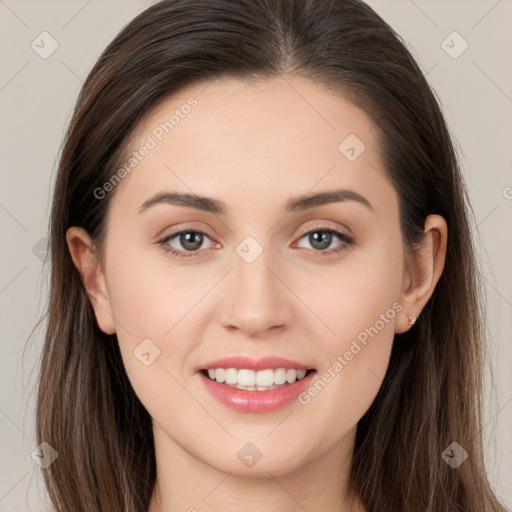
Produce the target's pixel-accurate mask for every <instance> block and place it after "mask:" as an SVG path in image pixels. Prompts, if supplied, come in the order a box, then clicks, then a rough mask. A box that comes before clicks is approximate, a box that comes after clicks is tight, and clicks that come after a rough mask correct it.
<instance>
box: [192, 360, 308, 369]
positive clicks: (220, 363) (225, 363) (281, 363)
mask: <svg viewBox="0 0 512 512" xmlns="http://www.w3.org/2000/svg"><path fill="white" fill-rule="evenodd" d="M212 368H237V369H239V370H240V369H242V368H247V369H248V370H254V371H257V370H266V369H272V370H275V369H277V368H287V369H289V368H292V369H295V370H310V369H311V366H306V365H304V364H301V363H298V362H297V361H292V360H290V359H283V358H282V357H273V356H267V357H262V358H261V359H251V358H250V357H246V356H234V357H225V358H224V359H217V360H216V361H212V362H210V363H207V364H206V365H205V366H202V367H200V368H198V369H197V370H209V369H212Z"/></svg>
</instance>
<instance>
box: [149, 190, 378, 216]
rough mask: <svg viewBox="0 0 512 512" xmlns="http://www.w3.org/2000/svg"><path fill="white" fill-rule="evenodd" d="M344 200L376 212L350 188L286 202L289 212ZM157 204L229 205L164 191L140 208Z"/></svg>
mask: <svg viewBox="0 0 512 512" xmlns="http://www.w3.org/2000/svg"><path fill="white" fill-rule="evenodd" d="M344 201H354V202H357V203H360V204H362V205H364V206H365V207H366V208H368V209H369V210H371V211H372V212H375V210H374V209H373V207H372V205H371V204H370V202H369V201H368V199H366V198H365V197H364V196H362V195H361V194H358V193H357V192H354V191H353V190H348V189H339V190H329V191H325V192H319V193H317V194H306V195H303V196H298V197H295V198H292V199H290V200H289V201H288V202H287V203H286V208H285V209H286V211H287V212H298V211H304V210H309V209H312V208H318V207H320V206H323V205H326V204H330V203H340V202H344ZM157 204H169V205H175V206H185V207H187V208H194V209H196V210H202V211H205V212H209V213H214V214H219V215H227V213H228V207H227V205H226V203H224V202H223V201H220V200H219V199H214V198H211V197H204V196H198V195H195V194H186V193H179V192H164V193H160V194H157V195H155V196H154V197H152V198H150V199H148V200H146V201H144V203H142V205H141V206H140V208H139V213H142V212H143V211H145V210H147V209H148V208H150V207H152V206H155V205H157Z"/></svg>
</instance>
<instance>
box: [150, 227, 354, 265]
mask: <svg viewBox="0 0 512 512" xmlns="http://www.w3.org/2000/svg"><path fill="white" fill-rule="evenodd" d="M336 238H337V239H338V240H339V241H340V242H339V243H338V246H337V247H335V248H333V249H329V247H331V245H332V243H333V241H335V239H336ZM206 239H210V240H212V237H211V236H210V235H209V234H208V233H206V232H204V231H201V230H197V229H182V230H180V231H176V232H175V233H171V234H170V235H168V236H166V237H165V238H163V239H162V240H160V241H159V242H158V243H159V244H160V245H161V246H162V247H163V249H164V250H165V251H166V252H168V253H170V254H172V255H173V256H176V257H178V258H189V257H191V256H196V255H197V254H198V253H199V252H200V251H201V250H206V249H205V247H204V246H203V245H204V242H205V241H206ZM302 239H305V240H306V242H307V243H309V245H310V247H306V249H308V250H311V251H313V254H314V255H315V256H320V255H322V256H324V255H330V254H334V253H339V252H341V251H343V250H344V249H345V248H346V247H347V246H350V245H353V244H354V240H353V239H352V238H351V237H350V236H348V235H346V234H344V233H341V232H340V231H338V230H336V229H333V228H328V227H320V228H314V229H311V230H309V231H307V232H306V233H304V234H303V235H302V236H301V237H300V238H299V241H300V240H302ZM176 245H178V246H179V247H176ZM215 245H217V246H218V245H219V244H215V242H213V243H212V245H211V246H210V247H214V246H215ZM295 245H296V246H298V247H303V246H302V245H300V244H298V242H297V243H296V244H295Z"/></svg>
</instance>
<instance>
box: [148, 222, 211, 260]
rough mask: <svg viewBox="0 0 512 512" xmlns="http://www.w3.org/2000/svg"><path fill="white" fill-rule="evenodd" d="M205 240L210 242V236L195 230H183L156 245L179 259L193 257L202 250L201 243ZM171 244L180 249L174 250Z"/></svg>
mask: <svg viewBox="0 0 512 512" xmlns="http://www.w3.org/2000/svg"><path fill="white" fill-rule="evenodd" d="M206 238H209V239H210V240H211V238H210V236H209V235H208V234H207V233H205V232H204V231H200V230H197V229H184V230H181V231H177V232H176V233H172V234H170V235H168V236H166V237H165V238H163V239H162V240H160V241H159V242H158V243H159V244H160V245H161V246H162V247H163V248H164V250H165V251H167V252H170V253H171V254H173V255H174V256H177V257H179V258H188V257H190V256H195V255H196V254H197V252H198V251H199V250H200V249H204V247H203V243H204V241H205V239H206ZM172 243H174V244H177V245H179V246H181V247H178V248H176V247H175V245H172Z"/></svg>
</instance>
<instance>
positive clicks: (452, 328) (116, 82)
mask: <svg viewBox="0 0 512 512" xmlns="http://www.w3.org/2000/svg"><path fill="white" fill-rule="evenodd" d="M281 73H289V74H295V75H300V76H303V77H307V78H309V79H311V80H313V81H316V82H318V83H321V84H324V85H326V86H327V87H329V88H330V89H332V90H334V91H337V92H338V93H339V94H341V95H343V96H344V97H346V98H348V99H349V100H350V101H352V102H353V103H354V104H356V105H358V106H360V107H362V108H364V110H365V111H366V112H367V113H368V114H369V115H370V117H371V118H372V120H373V121H374V122H375V124H376V126H377V130H378V134H379V145H380V151H381V155H382V161H383V164H384V168H385V171H386V173H387V175H388V177H389V179H390V180H391V182H392V183H393V184H394V187H395V189H396V191H397V194H398V197H399V209H400V225H401V230H402V234H403V242H404V250H405V251H410V250H413V249H414V247H415V245H416V244H417V243H418V242H420V241H421V238H422V234H423V226H424V221H425V218H426V217H427V215H429V214H431V213H436V214H440V215H442V216H443V217H444V218H445V219H446V221H447V224H448V234H449V241H448V248H447V255H446V264H445V269H444V272H443V274H442V276H441V278H440V280H439V282H438V285H437V287H436V290H435V292H434V294H433V296H432V297H431V299H430V300H429V302H428V303H427V305H426V306H425V308H424V310H423V311H422V313H421V316H420V318H419V319H418V321H417V323H416V324H415V325H414V326H413V327H412V328H411V329H410V330H409V331H408V332H407V333H404V334H401V335H397V336H395V340H394V343H393V350H392V354H391V360H390V364H389V369H388V371H387V374H386V376H385V378H384V381H383V383H382V387H381V389H380V391H379V393H378V395H377V397H376V399H375V401H374V403H373V404H372V405H371V407H370V409H369V410H368V411H367V412H366V414H365V415H364V417H363V418H362V419H361V420H360V421H359V423H358V427H357V436H356V443H355V448H354V453H353V462H352V467H351V472H350V481H349V483H350V488H351V490H353V491H354V492H356V493H358V494H359V495H360V496H361V499H362V501H363V502H364V504H365V505H366V507H367V508H368V510H372V511H373V510H374V511H379V512H386V511H398V510H399V511H401V512H418V511H424V512H441V511H443V512H444V511H454V512H455V511H465V512H477V511H504V510H505V509H504V507H503V506H502V505H500V503H499V502H498V500H497V499H496V497H495V496H494V494H493V492H492V490H491V488H490V486H489V483H488V480H487V477H486V473H485V469H484V461H483V453H482V451H483V450H482V439H481V436H482V433H481V429H482V421H481V413H482V411H481V406H482V403H481V386H482V382H481V376H482V368H483V364H482V361H483V359H482V356H483V339H484V334H485V328H484V315H483V301H482V294H481V291H480V283H479V279H478V272H477V266H476V260H475V256H474V247H473V242H472V238H471V229H470V215H471V210H470V207H469V203H468V200H467V193H466V190H465V187H464V184H463V181H462V178H461V172H460V169H459V167H458V163H457V159H456V155H455V152H454V148H453V144H452V141H451V138H450V134H449V132H448V130H447V126H446V124H445V121H444V119H443V116H442V113H441V111H440V107H439V105H438V102H437V100H436V98H435V96H434V94H433V92H432V91H431V89H430V87H429V85H428V84H427V81H426V80H425V77H424V76H423V74H422V73H421V71H420V69H419V67H418V65H417V64H416V62H415V61H414V59H413V58H412V56H411V55H410V53H409V51H408V50H407V49H406V47H405V46H404V44H403V43H402V42H401V40H400V38H399V36H398V35H397V34H396V33H395V32H394V31H393V30H392V29H391V28H390V27H389V26H388V25H387V24H386V23H385V22H384V21H383V20H382V19H381V18H380V17H379V16H378V15H377V14H376V13H375V12H374V11H373V10H372V9H371V8H370V7H369V6H367V5H366V4H365V3H363V2H362V1H359V0H237V1H235V2H234V1H232V0H163V1H161V2H158V3H156V4H155V5H153V6H151V7H150V8H148V9H147V10H145V11H144V12H142V13H141V14H140V15H139V16H137V17H136V18H135V19H134V20H133V21H131V22H130V23H129V24H128V25H127V26H126V27H125V28H124V29H123V30H122V31H121V32H120V33H119V34H118V35H117V37H116V38H115V39H114V40H113V41H112V43H111V44H110V45H109V46H108V47H107V48H106V49H105V51H104V52H103V54H102V55H101V56H100V58H99V59H98V61H97V63H96V64H95V66H94V68H93V69H92V71H91V72H90V74H89V76H88V77H87V80H86V81H85V83H84V85H83V88H82V90H81V92H80V96H79V98H78V101H77V105H76V108H75V111H74V114H73V117H72V119H71V122H70V126H69V128H68V130H67V133H66V137H65V141H64V144H63V148H62V152H61V155H60V163H59V168H58V175H57V179H56V185H55V191H54V197H53V205H52V212H51V219H50V249H51V291H50V300H49V307H48V312H47V320H48V325H47V332H46V339H45V344H44V350H43V354H42V361H41V371H40V377H39V384H38V399H37V427H36V428H37V439H38V443H42V442H43V441H45V442H47V443H49V444H50V445H51V446H52V447H53V448H54V449H55V450H56V451H57V452H58V453H59V457H58V459H57V460H56V461H55V462H54V463H53V464H52V465H51V466H49V467H48V468H47V469H45V470H43V471H44V478H45V483H46V486H47V489H48V492H49V496H50V498H51V501H52V503H53V506H54V507H55V510H56V511H57V512H100V511H102V512H143V511H146V510H147V507H148V505H149V502H150V498H151V494H152V491H153V486H154V484H155V478H156V464H155V454H154V445H153V435H152V426H151V418H150V416H149V414H148V412H147V411H146V410H145V409H144V407H143V406H142V404H141V403H140V401H139V400H138V398H137V396H136V395H135V393H134V391H133V389H132V387H131V384H130V381H129V379H128V377H127V375H126V372H125V368H124V365H123V363H122V359H121V354H120V351H119V346H118V343H117V339H116V337H115V335H112V336H109V335H106V334H104V333H103V332H102V331H100V329H99V327H98V325H97V322H96V319H95V316H94V313H93V309H92V307H91V304H90V302H89V299H88V296H87V294H86V291H85V288H84V286H83V284H82V281H81V278H80V275H79V273H78V271H77V270H76V268H75V267H74V265H73V263H72V260H71V257H70V254H69V251H68V248H67V245H66V238H65V235H66V230H67V229H68V228H69V227H70V226H82V227H83V228H85V229H86V230H87V231H88V232H89V234H90V235H91V236H92V238H93V239H94V240H95V241H96V242H97V244H98V245H99V246H101V242H102V237H103V236H104V233H105V222H106V214H107V212H108V208H109V204H110V199H111V196H112V194H113V192H112V193H110V194H107V197H105V198H104V199H101V200H100V199H98V198H97V197H96V195H95V194H94V190H95V189H97V188H98V187H101V186H102V185H103V184H104V183H106V182H107V181H108V180H109V178H110V177H112V176H113V175H114V173H115V172H116V170H117V169H118V166H119V165H120V163H121V161H122V155H123V152H124V151H125V150H126V147H127V142H128V141H129V138H130V136H131V135H132V134H133V130H134V127H135V126H136V124H137V123H138V122H139V121H140V120H141V119H142V118H143V117H144V116H145V114H147V113H148V112H149V110H150V109H154V108H155V107H156V106H157V105H158V104H159V103H160V102H161V101H163V100H164V99H167V98H168V97H169V96H171V95H172V94H174V93H176V92H177V91H179V90H180V89H182V88H183V87H185V86H187V85H191V84H193V83H197V82H199V81H208V80H210V79H213V78H217V77H221V76H230V77H234V78H239V79H245V80H248V79H252V78H263V79H265V78H270V77H273V76H276V75H278V74H281ZM452 442H457V443H458V444H459V445H460V446H461V447H462V448H464V450H466V452H467V453H468V454H469V457H468V459H467V460H466V461H465V462H464V463H462V464H461V465H460V466H459V467H457V468H452V467H451V466H450V465H449V464H447V463H446V462H445V460H444V459H443V457H442V453H443V451H444V450H445V449H446V448H447V447H448V446H449V445H450V444H451V443H452Z"/></svg>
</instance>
